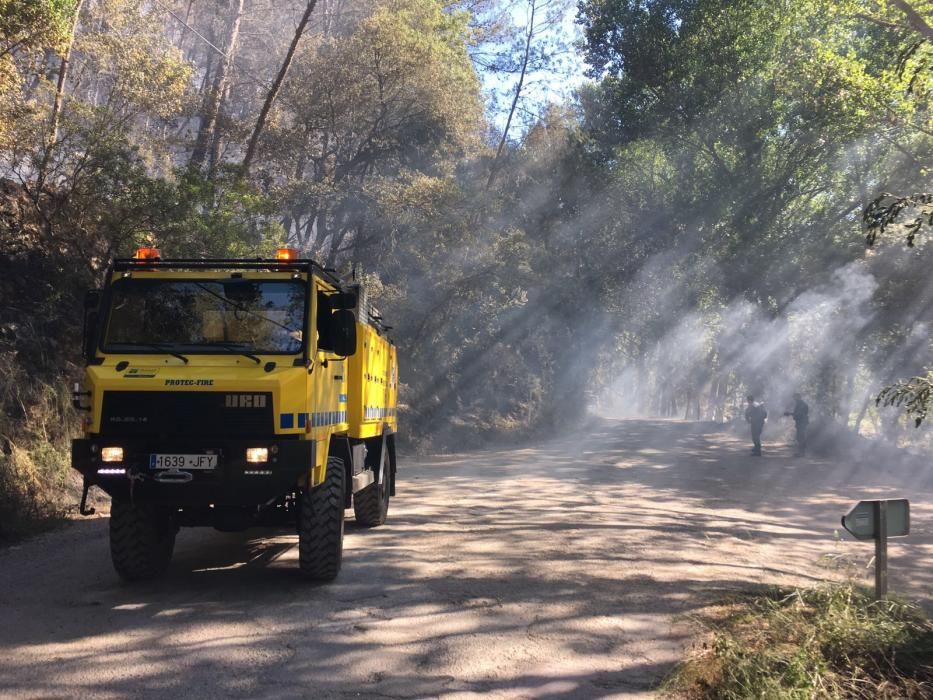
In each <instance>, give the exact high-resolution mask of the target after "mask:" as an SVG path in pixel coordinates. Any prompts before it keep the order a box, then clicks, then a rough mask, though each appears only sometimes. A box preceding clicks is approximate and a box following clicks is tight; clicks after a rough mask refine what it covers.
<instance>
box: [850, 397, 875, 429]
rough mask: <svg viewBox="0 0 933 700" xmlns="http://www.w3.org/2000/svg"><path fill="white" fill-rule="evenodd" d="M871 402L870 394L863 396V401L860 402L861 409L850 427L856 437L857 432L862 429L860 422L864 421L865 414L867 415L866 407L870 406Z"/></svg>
mask: <svg viewBox="0 0 933 700" xmlns="http://www.w3.org/2000/svg"><path fill="white" fill-rule="evenodd" d="M871 401H872V392H870V391H869V392H868V393H867V394H865V400H864V401H862V408H861V409H860V410H859V412H858V416H856V418H855V425H853V426H852V430H854V431H855V434H856V435H858V434H859V431H860V430H861V428H862V421H863V420H865V414H866V413H868V407H869V406H871Z"/></svg>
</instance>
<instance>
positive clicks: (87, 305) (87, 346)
mask: <svg viewBox="0 0 933 700" xmlns="http://www.w3.org/2000/svg"><path fill="white" fill-rule="evenodd" d="M103 294H104V292H103V290H101V289H89V290H88V291H87V293H86V294H85V295H84V328H83V329H82V331H81V348H82V349H83V350H84V359H85V360H87V361H88V362H92V361H93V360H94V358H95V357H96V356H97V324H98V319H99V318H100V300H101V297H103Z"/></svg>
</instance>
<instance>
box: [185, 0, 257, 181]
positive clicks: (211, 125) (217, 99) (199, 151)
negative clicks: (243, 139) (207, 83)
mask: <svg viewBox="0 0 933 700" xmlns="http://www.w3.org/2000/svg"><path fill="white" fill-rule="evenodd" d="M232 2H233V5H234V6H235V8H236V14H235V15H234V17H233V21H232V22H231V23H230V32H229V34H228V36H227V45H226V47H225V48H226V52H225V53H224V56H223V60H222V61H221V63H220V66H219V67H218V69H217V75H216V76H215V78H214V85H213V87H212V88H211V92H210V95H208V98H207V104H206V105H205V109H204V117H203V119H202V120H201V127H200V128H199V129H198V137H197V139H196V140H195V143H194V149H192V151H191V160H189V161H188V167H189V168H191V169H193V170H199V169H200V168H201V166H203V165H204V159H205V158H207V154H208V153H209V152H215V151H216V145H215V142H216V140H217V134H216V131H217V117H218V115H219V114H220V107H221V104H222V103H223V97H224V95H225V94H226V92H227V83H228V81H229V79H230V69H231V68H232V67H233V57H234V56H235V55H236V45H237V41H238V40H239V37H240V20H241V19H242V18H243V4H244V2H245V0H232Z"/></svg>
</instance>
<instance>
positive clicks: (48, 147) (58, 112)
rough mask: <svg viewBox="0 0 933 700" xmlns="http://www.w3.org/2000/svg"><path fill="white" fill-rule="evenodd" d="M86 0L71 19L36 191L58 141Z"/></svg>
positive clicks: (79, 1)
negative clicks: (80, 20) (71, 62)
mask: <svg viewBox="0 0 933 700" xmlns="http://www.w3.org/2000/svg"><path fill="white" fill-rule="evenodd" d="M83 5H84V0H78V2H77V4H76V5H75V15H74V19H73V20H72V21H71V32H70V33H69V35H68V46H66V47H65V53H64V54H63V55H62V60H61V63H60V64H59V67H58V85H57V86H56V88H55V101H54V102H53V103H52V123H51V126H50V127H49V136H48V140H47V141H46V144H45V153H44V154H43V155H42V163H41V164H40V165H39V172H38V174H37V176H36V192H37V193H38V192H41V191H42V186H43V185H44V184H45V177H46V171H47V170H48V167H49V160H50V159H51V158H52V151H53V150H54V148H55V144H56V143H58V125H59V122H60V121H61V116H62V103H63V101H64V98H65V81H66V80H67V79H68V64H69V62H70V61H71V48H72V47H73V46H74V43H75V34H76V33H77V31H78V20H79V19H80V18H81V8H82V7H83Z"/></svg>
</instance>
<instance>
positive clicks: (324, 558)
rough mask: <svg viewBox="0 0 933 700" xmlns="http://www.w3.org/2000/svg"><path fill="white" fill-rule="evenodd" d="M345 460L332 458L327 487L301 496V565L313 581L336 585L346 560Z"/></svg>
mask: <svg viewBox="0 0 933 700" xmlns="http://www.w3.org/2000/svg"><path fill="white" fill-rule="evenodd" d="M345 478H346V474H345V472H344V466H343V460H342V459H338V458H336V457H328V459H327V474H326V475H325V477H324V483H322V484H320V485H319V486H315V487H312V488H310V489H306V490H304V491H302V492H301V498H300V509H299V513H298V564H299V566H300V568H301V575H302V576H304V577H305V578H307V579H311V580H312V581H333V580H334V579H335V578H337V573H338V572H339V571H340V563H341V560H342V558H343V511H344V503H345V502H346V491H345Z"/></svg>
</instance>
